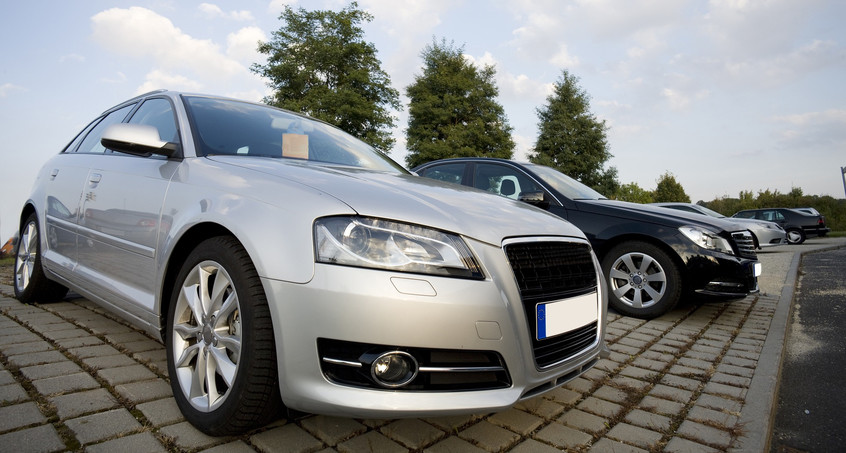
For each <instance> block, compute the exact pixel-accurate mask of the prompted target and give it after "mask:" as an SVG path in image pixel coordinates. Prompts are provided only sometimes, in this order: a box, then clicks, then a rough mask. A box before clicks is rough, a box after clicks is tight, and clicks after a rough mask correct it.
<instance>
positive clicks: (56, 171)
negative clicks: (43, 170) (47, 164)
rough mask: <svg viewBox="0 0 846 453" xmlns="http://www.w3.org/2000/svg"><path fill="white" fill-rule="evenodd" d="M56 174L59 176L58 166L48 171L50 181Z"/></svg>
mask: <svg viewBox="0 0 846 453" xmlns="http://www.w3.org/2000/svg"><path fill="white" fill-rule="evenodd" d="M56 176H59V169H58V168H54V169H53V170H51V171H50V181H52V180H54V179H56Z"/></svg>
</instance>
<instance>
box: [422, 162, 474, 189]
mask: <svg viewBox="0 0 846 453" xmlns="http://www.w3.org/2000/svg"><path fill="white" fill-rule="evenodd" d="M464 167H465V164H444V165H436V166H434V167H430V168H427V169H425V170H423V173H422V174H421V175H420V176H424V177H426V178H431V179H437V180H438V181H446V182H451V183H455V184H461V179H462V178H463V177H464Z"/></svg>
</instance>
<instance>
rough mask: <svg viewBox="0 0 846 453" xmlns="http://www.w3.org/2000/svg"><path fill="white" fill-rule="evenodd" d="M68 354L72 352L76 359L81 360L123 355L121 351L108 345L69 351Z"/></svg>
mask: <svg viewBox="0 0 846 453" xmlns="http://www.w3.org/2000/svg"><path fill="white" fill-rule="evenodd" d="M68 352H70V353H71V354H73V355H74V356H76V357H79V358H80V359H88V358H91V357H108V356H112V355H118V354H121V352H120V351H118V350H117V349H115V348H113V347H112V346H109V345H107V344H101V345H96V346H84V347H81V348H73V349H68Z"/></svg>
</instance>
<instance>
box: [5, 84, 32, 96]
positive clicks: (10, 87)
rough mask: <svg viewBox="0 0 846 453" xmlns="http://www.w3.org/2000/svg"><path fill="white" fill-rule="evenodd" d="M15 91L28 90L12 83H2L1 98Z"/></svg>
mask: <svg viewBox="0 0 846 453" xmlns="http://www.w3.org/2000/svg"><path fill="white" fill-rule="evenodd" d="M15 91H26V88H24V87H22V86H18V85H13V84H11V83H4V84H3V85H0V98H4V97H6V96H8V95H9V94H11V93H12V92H15Z"/></svg>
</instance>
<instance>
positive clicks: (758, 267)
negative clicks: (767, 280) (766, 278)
mask: <svg viewBox="0 0 846 453" xmlns="http://www.w3.org/2000/svg"><path fill="white" fill-rule="evenodd" d="M762 269H763V266H762V265H761V263H755V264H753V265H752V273H753V274H755V277H760V276H761V271H762Z"/></svg>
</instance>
